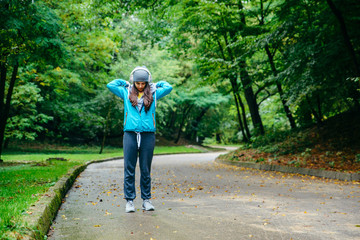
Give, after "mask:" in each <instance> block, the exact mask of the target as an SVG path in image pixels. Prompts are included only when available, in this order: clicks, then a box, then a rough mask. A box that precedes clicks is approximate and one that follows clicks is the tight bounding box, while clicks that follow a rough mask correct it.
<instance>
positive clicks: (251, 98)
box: [240, 61, 265, 135]
mask: <svg viewBox="0 0 360 240" xmlns="http://www.w3.org/2000/svg"><path fill="white" fill-rule="evenodd" d="M241 65H242V66H241V70H240V79H241V82H242V84H243V86H244V93H245V99H246V102H247V104H248V106H249V110H250V114H251V120H252V123H253V125H254V128H255V129H257V130H258V131H259V133H260V134H261V135H263V134H264V133H265V131H264V126H263V124H262V121H261V117H260V113H259V106H258V104H257V102H256V98H255V95H254V91H253V89H252V86H251V81H250V76H249V73H248V72H247V70H246V63H245V61H242V62H241Z"/></svg>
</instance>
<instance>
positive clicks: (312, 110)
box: [306, 97, 322, 125]
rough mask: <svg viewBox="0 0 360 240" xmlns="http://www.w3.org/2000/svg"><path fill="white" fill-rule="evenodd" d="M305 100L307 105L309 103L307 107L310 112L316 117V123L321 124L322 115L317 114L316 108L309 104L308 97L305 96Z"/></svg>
mask: <svg viewBox="0 0 360 240" xmlns="http://www.w3.org/2000/svg"><path fill="white" fill-rule="evenodd" d="M306 101H307V103H308V105H309V108H310V110H311V112H312V114H313V115H314V117H315V119H316V123H317V124H318V125H319V124H321V123H322V120H321V119H322V117H321V116H320V115H319V114H318V112H316V110H315V109H314V108H313V106H312V104H311V101H310V99H309V98H308V97H306Z"/></svg>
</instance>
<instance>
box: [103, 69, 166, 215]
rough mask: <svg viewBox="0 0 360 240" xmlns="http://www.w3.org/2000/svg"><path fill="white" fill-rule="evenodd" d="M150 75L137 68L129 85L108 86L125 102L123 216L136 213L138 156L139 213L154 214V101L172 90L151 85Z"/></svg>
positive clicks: (118, 81)
mask: <svg viewBox="0 0 360 240" xmlns="http://www.w3.org/2000/svg"><path fill="white" fill-rule="evenodd" d="M151 80H152V79H151V73H150V71H149V70H148V69H147V68H146V67H145V66H143V67H136V68H135V69H134V70H133V71H132V72H131V74H130V83H129V82H127V81H125V80H122V79H116V80H114V81H112V82H110V83H108V84H107V87H108V88H109V90H110V91H111V92H113V93H114V94H115V95H117V96H119V97H120V98H122V99H123V100H124V138H123V147H124V195H125V199H126V201H127V203H126V208H125V211H126V212H135V206H134V202H133V200H134V199H135V198H136V191H135V168H136V162H137V157H138V155H139V164H140V173H141V177H140V188H141V198H142V199H143V204H142V209H144V210H146V211H153V210H155V208H154V206H153V205H152V203H151V201H150V199H151V177H150V172H151V162H152V158H153V152H154V147H155V130H156V121H155V107H156V100H158V99H160V98H162V97H164V96H166V95H167V94H169V93H170V92H171V90H172V87H171V85H170V84H169V83H167V82H165V81H160V82H158V83H156V84H154V83H152V82H151Z"/></svg>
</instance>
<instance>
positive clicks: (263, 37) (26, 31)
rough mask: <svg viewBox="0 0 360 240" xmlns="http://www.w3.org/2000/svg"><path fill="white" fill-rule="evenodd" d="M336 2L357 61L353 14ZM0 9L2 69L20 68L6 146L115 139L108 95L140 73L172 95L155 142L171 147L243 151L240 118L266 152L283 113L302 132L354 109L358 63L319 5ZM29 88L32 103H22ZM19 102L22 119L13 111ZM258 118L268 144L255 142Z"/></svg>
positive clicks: (113, 102) (117, 132) (116, 121)
mask: <svg viewBox="0 0 360 240" xmlns="http://www.w3.org/2000/svg"><path fill="white" fill-rule="evenodd" d="M333 2H334V4H335V6H336V7H337V8H338V9H339V11H340V13H341V14H342V16H343V17H344V20H345V25H346V29H347V32H348V35H349V38H350V40H351V43H352V47H353V49H354V50H355V53H356V58H357V59H358V61H359V55H358V52H359V51H358V50H359V49H360V41H359V39H360V38H359V37H358V36H360V32H359V28H358V27H357V26H358V25H359V18H358V13H359V6H358V4H354V3H355V0H351V1H347V2H346V3H341V4H340V1H338V0H333ZM1 4H2V8H1V10H0V19H1V20H0V24H1V26H3V28H2V29H3V31H2V32H1V33H0V37H1V39H2V41H1V43H0V48H1V51H2V53H3V55H2V56H7V57H6V59H5V58H2V59H1V61H2V62H5V61H6V63H7V65H6V66H7V67H6V69H7V71H9V72H10V71H11V70H12V69H13V66H14V64H15V63H16V62H17V61H19V60H20V59H21V60H22V61H20V63H21V66H20V69H19V74H18V75H19V80H20V81H19V85H18V86H16V87H19V89H18V90H16V91H15V93H14V94H15V95H14V99H13V102H12V108H11V115H10V117H11V119H10V120H9V121H8V124H9V125H8V126H7V128H6V129H7V130H6V137H7V138H27V139H34V138H38V139H46V138H50V139H52V140H55V139H57V141H69V142H82V143H90V142H99V139H101V138H102V136H103V135H104V134H105V135H107V134H110V135H111V136H121V135H122V121H123V120H122V119H123V117H122V114H123V113H122V111H123V108H122V102H121V101H120V100H119V99H117V98H114V97H111V96H110V95H111V94H110V93H109V92H108V91H107V90H106V89H105V85H106V83H108V82H109V81H111V80H113V79H115V78H123V79H128V77H129V73H130V72H131V70H132V69H133V68H134V67H135V66H138V65H146V66H147V67H148V68H149V69H150V70H151V72H152V75H153V78H154V81H155V82H156V81H159V80H165V81H168V82H170V83H171V84H172V85H173V86H174V90H173V92H172V93H171V95H169V96H167V97H166V98H164V99H162V100H161V101H159V102H158V106H157V123H158V124H157V127H158V133H159V134H160V135H163V136H166V137H169V138H172V139H173V140H176V139H177V138H178V136H181V137H183V138H186V139H187V140H190V141H195V140H196V139H198V138H200V140H201V139H204V138H211V139H215V138H216V141H222V142H239V141H241V139H243V138H244V136H243V135H242V132H241V131H240V126H239V121H240V119H239V116H238V109H239V111H240V115H241V114H242V113H244V115H245V116H244V117H243V116H242V115H241V116H240V118H241V121H243V122H244V120H246V121H247V122H248V125H249V126H248V128H249V130H250V134H252V135H253V138H252V139H251V142H252V145H253V146H255V147H256V145H257V143H258V144H259V146H260V145H262V144H265V145H268V143H270V142H272V141H273V140H274V138H278V139H279V140H280V139H281V135H282V134H283V133H284V132H286V131H287V130H288V129H289V127H290V124H289V119H288V118H289V116H287V114H286V113H285V111H284V108H285V107H288V108H289V113H290V114H292V115H293V117H294V118H295V119H296V122H297V125H298V126H308V125H311V124H313V123H314V122H317V123H320V122H321V121H323V120H324V119H326V118H329V117H331V116H334V115H336V114H339V113H341V112H343V111H346V110H348V109H352V108H354V107H356V106H358V105H359V99H360V93H359V91H357V90H356V89H358V88H359V87H358V83H359V80H358V77H357V76H356V71H355V68H354V64H353V62H352V58H351V56H350V54H349V52H348V50H347V49H348V48H347V46H346V44H345V41H344V37H343V31H342V30H341V28H340V24H339V21H338V18H337V17H336V16H335V15H334V13H333V12H332V11H331V8H330V7H329V5H328V3H327V2H326V1H323V2H319V1H314V0H311V1H305V2H304V1H295V0H290V1H283V0H280V1H245V2H239V1H233V0H231V1H198V0H191V1H190V0H184V1H160V2H159V1H150V2H144V1H131V3H130V2H126V3H125V2H121V1H120V2H117V1H115V2H114V1H98V0H96V1H90V0H85V1H80V2H79V1H73V0H66V1H60V2H51V1H45V2H39V1H35V2H34V3H31V1H23V2H18V1H15V2H13V1H3V2H2V3H1ZM23 12H24V13H25V14H22V13H23ZM19 34H21V36H20V35H19ZM25 73H26V74H25ZM8 75H9V74H8ZM244 79H245V80H244ZM6 86H7V87H8V83H7V84H6ZM24 86H28V87H29V89H28V91H32V93H33V96H34V97H33V98H32V99H33V100H31V101H30V102H27V101H28V100H29V99H28V97H27V95H26V94H24V95H20V93H21V92H22V91H25V90H24V88H25V87H24ZM16 87H15V89H16ZM250 88H251V91H253V96H252V95H251V94H250V95H249V91H250V90H249V89H250ZM280 89H281V90H280ZM281 91H282V92H281ZM234 95H237V98H238V100H239V99H241V101H242V102H243V103H244V106H243V108H241V107H240V106H236V104H235V101H236V100H235V98H234ZM35 96H36V97H35ZM249 98H253V99H252V100H253V101H250V100H251V99H250V100H249ZM36 99H37V101H35V100H36ZM22 104H25V105H27V108H26V111H17V110H16V109H20V108H19V106H20V105H22ZM256 108H258V109H259V113H260V117H259V118H260V121H262V122H263V124H264V125H265V130H266V131H265V132H266V136H264V137H263V136H261V137H257V136H256V134H257V133H258V132H259V130H258V129H256V127H257V126H258V125H257V124H256V121H258V122H259V119H258V120H256V121H255V120H254V119H255V117H256V116H255V115H254V113H253V112H254V111H253V110H254V109H255V110H256ZM23 109H24V108H23ZM251 122H253V124H250V123H251ZM254 126H255V127H254ZM277 132H278V133H277ZM276 135H278V136H276ZM285 135H286V134H285ZM307 145H308V144H306V143H304V147H303V148H304V149H305V148H306V146H307ZM265 150H266V151H270V152H274V151H277V150H281V146H276V145H274V146H273V147H268V148H267V149H265Z"/></svg>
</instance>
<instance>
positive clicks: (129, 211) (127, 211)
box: [125, 209, 135, 213]
mask: <svg viewBox="0 0 360 240" xmlns="http://www.w3.org/2000/svg"><path fill="white" fill-rule="evenodd" d="M125 212H126V213H132V212H135V209H134V210H125Z"/></svg>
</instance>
